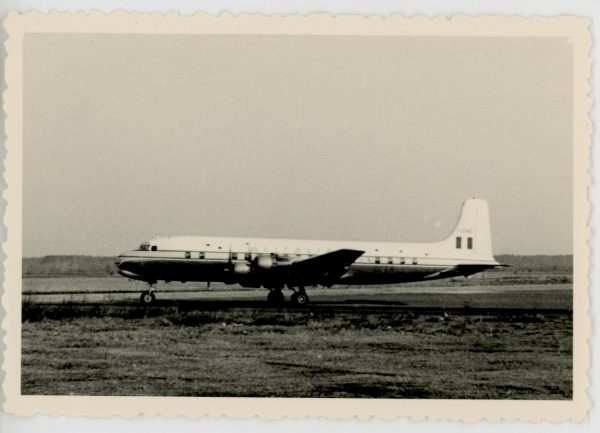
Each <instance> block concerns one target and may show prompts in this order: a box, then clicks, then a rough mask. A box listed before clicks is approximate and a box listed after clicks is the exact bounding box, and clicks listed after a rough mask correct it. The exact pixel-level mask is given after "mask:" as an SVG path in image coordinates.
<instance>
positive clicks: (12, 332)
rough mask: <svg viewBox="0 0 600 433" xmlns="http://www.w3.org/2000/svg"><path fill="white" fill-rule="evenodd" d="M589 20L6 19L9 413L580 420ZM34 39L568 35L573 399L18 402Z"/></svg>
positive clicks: (124, 15)
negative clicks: (26, 103)
mask: <svg viewBox="0 0 600 433" xmlns="http://www.w3.org/2000/svg"><path fill="white" fill-rule="evenodd" d="M590 24H591V20H589V19H585V18H576V17H570V16H561V17H551V18H541V17H533V18H519V17H502V16H480V17H467V16H454V17H452V18H451V19H448V18H446V17H437V18H427V17H424V16H416V17H412V18H405V17H403V16H400V15H394V16H391V17H388V18H382V17H379V16H372V17H368V18H364V17H362V16H351V15H344V16H335V17H333V16H330V15H328V14H313V15H308V16H301V15H290V16H272V17H267V16H264V15H260V14H246V15H239V16H237V17H235V16H233V15H231V14H228V13H224V14H221V15H220V16H216V17H215V16H209V15H204V14H197V15H194V16H191V17H182V16H180V15H179V14H177V13H169V14H167V15H164V16H163V15H161V14H141V13H128V12H116V13H112V14H109V15H104V14H103V13H100V12H93V13H91V14H89V15H87V14H84V13H79V14H69V13H52V14H49V15H44V14H41V13H37V12H31V13H27V14H24V15H19V14H16V13H11V14H10V15H9V16H8V17H7V18H6V20H5V21H4V26H5V29H6V31H7V34H8V40H7V41H6V43H5V47H6V51H7V59H6V66H5V77H6V90H5V92H4V111H5V114H6V135H7V141H6V157H5V160H4V166H5V179H6V183H7V188H6V190H4V192H3V197H4V200H5V201H6V203H7V206H6V213H5V217H4V224H5V226H6V228H7V240H6V242H5V243H4V244H3V248H4V251H5V254H6V260H5V261H4V264H3V265H4V271H5V280H4V287H3V294H2V307H3V309H4V311H5V313H6V316H5V318H4V320H3V322H2V328H3V330H4V331H5V332H6V336H5V338H4V343H5V345H6V348H5V352H4V362H3V365H2V369H3V370H4V372H5V381H4V383H3V392H4V396H5V402H4V405H3V410H4V411H6V412H8V413H12V414H17V415H22V416H29V415H33V414H50V415H61V414H64V415H83V416H93V417H108V416H112V415H120V416H124V417H136V416H138V415H139V414H144V415H146V416H153V415H162V416H166V417H174V416H179V415H183V416H187V417H190V418H196V417H200V416H203V415H209V416H229V417H254V416H259V417H261V418H263V419H279V418H282V417H284V416H287V417H294V418H298V417H304V416H310V417H317V416H322V417H326V418H330V419H340V418H341V419H347V418H350V417H358V418H359V419H368V418H370V417H378V418H382V419H395V418H398V417H410V418H411V419H417V420H418V419H423V418H429V419H436V420H465V421H475V420H479V419H487V420H490V421H498V420H502V419H507V420H513V419H518V420H523V421H540V420H549V421H563V420H567V419H571V420H583V419H584V417H585V416H586V413H587V411H588V410H589V408H590V405H591V403H590V400H589V397H588V395H587V388H588V386H589V379H588V369H589V365H590V364H589V346H588V339H589V337H590V332H591V325H590V318H589V315H588V310H589V293H588V287H589V281H588V271H589V266H590V263H589V257H590V254H589V247H588V244H587V241H588V238H589V235H590V229H589V227H588V218H589V214H590V204H589V201H588V198H587V191H588V187H589V185H590V175H589V167H590V159H589V154H590V149H589V147H590V141H591V138H590V137H591V132H592V124H591V120H590V118H589V116H588V112H589V110H590V109H591V106H592V102H591V99H590V98H589V96H588V94H589V92H590V90H591V87H590V84H589V77H590V72H591V60H590V58H589V56H588V54H589V51H590V48H591V43H592V40H591V36H590V33H589V30H588V29H589V26H590ZM28 33H121V34H127V33H132V34H133V33H141V34H266V35H271V34H272V35H285V34H288V35H291V34H294V35H304V34H306V35H398V36H477V37H482V36H489V37H503V36H505V37H515V36H519V37H561V38H568V39H569V41H570V43H571V44H572V46H573V164H574V165H573V177H574V178H573V188H574V190H573V242H574V250H573V261H574V270H573V318H574V320H573V399H572V400H568V401H542V400H535V401H533V400H435V399H427V400H425V399H424V400H416V399H410V400H406V399H335V398H319V399H310V398H308V399H304V398H303V399H298V398H295V399H290V398H222V397H218V398H217V397H214V398H213V397H110V396H102V397H98V396H31V395H27V396H24V395H21V394H20V382H21V265H22V263H21V260H22V245H21V237H22V236H21V234H22V168H23V167H22V156H23V155H22V145H23V118H22V109H23V100H22V97H23V89H22V86H23V70H22V65H23V40H24V37H25V35H26V34H28Z"/></svg>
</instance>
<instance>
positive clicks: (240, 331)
mask: <svg viewBox="0 0 600 433" xmlns="http://www.w3.org/2000/svg"><path fill="white" fill-rule="evenodd" d="M513 292H514V293H513V294H518V293H519V292H518V290H516V289H515V290H513ZM419 296H421V298H419V299H421V301H422V302H423V303H424V304H425V305H427V304H428V303H427V302H426V301H427V300H426V299H425V300H423V296H426V295H423V294H421V295H419ZM431 296H432V298H431V299H430V302H429V305H430V306H432V308H429V309H419V308H416V309H412V310H411V309H409V308H406V307H410V305H408V306H407V305H405V302H404V301H399V302H398V304H394V305H392V306H389V305H388V306H377V305H368V304H366V305H359V304H355V305H351V306H345V307H344V305H341V304H340V305H341V306H340V305H338V306H336V305H337V304H327V303H323V304H322V305H320V306H319V305H318V303H317V305H316V306H314V307H313V306H310V307H308V308H304V309H293V308H283V309H279V310H278V309H274V308H265V307H261V306H259V305H255V306H254V307H246V308H218V309H201V308H197V307H198V305H196V304H192V305H188V306H187V307H186V306H185V305H184V304H181V303H165V304H163V305H160V304H159V306H157V307H152V308H143V307H141V306H137V305H135V304H130V305H123V304H114V305H113V304H97V305H81V304H80V305H68V304H65V305H39V304H25V305H24V307H23V327H22V381H21V383H22V393H23V394H56V395H64V394H75V395H173V396H261V397H380V398H383V397H385V398H469V399H570V398H571V396H572V379H571V377H572V314H571V312H570V310H569V305H570V303H569V299H570V296H571V292H570V291H569V290H568V289H564V290H562V289H561V290H550V291H549V292H548V293H544V294H542V296H544V297H546V298H552V296H556V297H557V299H562V301H560V302H559V304H560V303H561V302H562V304H563V306H567V308H566V309H565V308H556V307H557V302H555V301H551V302H549V306H550V307H551V308H545V309H538V310H536V309H529V308H527V303H526V301H524V302H525V304H524V305H522V307H523V308H522V309H514V308H509V309H504V310H503V309H489V310H486V309H485V308H478V309H471V308H469V307H468V305H465V307H466V308H457V309H455V310H452V309H444V308H442V304H440V300H439V296H438V297H437V298H436V297H434V296H437V295H435V294H432V295H431ZM504 296H505V297H506V294H505V295H504ZM561 296H562V298H561ZM527 298H528V296H523V297H522V299H524V300H526V299H527ZM511 299H514V298H511ZM405 301H406V302H408V304H410V299H408V298H407V299H405ZM458 302H459V304H462V303H463V301H458ZM342 304H343V303H342ZM559 306H560V305H559ZM213 307H214V305H213ZM342 307H343V308H342Z"/></svg>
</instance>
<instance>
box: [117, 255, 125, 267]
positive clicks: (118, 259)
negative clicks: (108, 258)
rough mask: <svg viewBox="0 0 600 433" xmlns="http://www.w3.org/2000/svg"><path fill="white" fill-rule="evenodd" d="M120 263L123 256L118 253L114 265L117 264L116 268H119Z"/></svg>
mask: <svg viewBox="0 0 600 433" xmlns="http://www.w3.org/2000/svg"><path fill="white" fill-rule="evenodd" d="M122 264H123V256H121V255H119V256H117V258H116V259H115V265H116V266H117V268H119V269H121V265H122Z"/></svg>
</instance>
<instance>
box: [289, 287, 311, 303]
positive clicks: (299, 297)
mask: <svg viewBox="0 0 600 433" xmlns="http://www.w3.org/2000/svg"><path fill="white" fill-rule="evenodd" d="M292 290H293V289H292ZM290 300H291V301H292V302H293V303H294V304H296V305H306V304H308V301H309V299H308V295H307V294H306V292H305V291H304V287H302V286H300V287H298V291H297V292H294V293H293V294H292V297H291V298H290Z"/></svg>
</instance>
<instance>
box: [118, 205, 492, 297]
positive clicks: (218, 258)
mask: <svg viewBox="0 0 600 433" xmlns="http://www.w3.org/2000/svg"><path fill="white" fill-rule="evenodd" d="M117 266H118V267H119V274H121V275H122V276H124V277H127V278H131V279H135V280H140V281H145V282H147V283H148V284H150V287H151V289H150V290H149V291H148V292H145V293H143V294H142V297H141V300H142V302H144V303H148V302H152V301H153V300H154V294H153V293H152V285H153V284H154V283H156V282H157V281H167V282H168V281H183V282H187V281H205V282H224V283H226V284H240V285H241V286H244V287H264V288H266V289H269V290H270V293H269V296H268V300H269V301H271V302H273V303H281V302H283V299H284V298H283V294H282V293H281V289H283V288H284V287H288V288H289V289H291V290H293V291H294V294H293V295H292V298H291V299H292V301H293V302H294V303H297V304H304V303H306V302H308V296H307V295H306V292H305V287H308V286H319V285H320V286H327V287H330V286H332V285H335V284H344V285H369V284H397V283H404V282H411V281H423V280H433V279H440V278H449V277H456V276H465V277H466V276H469V275H472V274H475V273H478V272H482V271H484V270H486V269H490V268H494V267H497V266H502V265H500V264H499V263H498V262H497V261H496V260H495V259H494V258H493V256H492V248H491V238H490V229H489V215H488V208H487V203H486V202H485V201H484V200H481V199H470V200H467V201H466V202H465V203H464V204H463V208H462V211H461V215H460V218H459V221H458V223H457V225H456V227H455V228H454V230H453V232H452V234H451V235H450V236H449V237H448V238H447V239H445V240H444V241H441V242H436V243H428V244H416V243H413V244H407V243H395V242H380V243H376V242H346V241H344V242H342V241H309V240H285V239H249V238H209V237H198V236H191V237H183V236H179V237H162V238H155V239H152V240H150V241H148V242H146V243H144V244H142V245H141V246H140V248H138V249H137V250H133V251H129V252H127V253H124V254H121V255H120V256H119V257H118V260H117Z"/></svg>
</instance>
